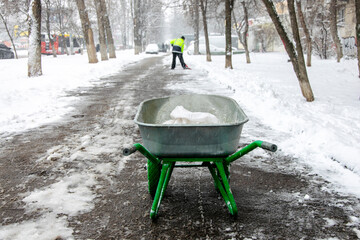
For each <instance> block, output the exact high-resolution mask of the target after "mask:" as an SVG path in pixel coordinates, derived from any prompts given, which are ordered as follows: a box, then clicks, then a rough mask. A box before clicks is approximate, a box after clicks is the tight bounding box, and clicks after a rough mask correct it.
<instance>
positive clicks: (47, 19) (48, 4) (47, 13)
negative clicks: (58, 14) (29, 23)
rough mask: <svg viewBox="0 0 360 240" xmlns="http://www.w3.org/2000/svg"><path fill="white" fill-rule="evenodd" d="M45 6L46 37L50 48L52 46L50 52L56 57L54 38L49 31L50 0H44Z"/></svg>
mask: <svg viewBox="0 0 360 240" xmlns="http://www.w3.org/2000/svg"><path fill="white" fill-rule="evenodd" d="M45 6H46V20H45V22H46V31H47V35H48V38H49V40H50V45H51V48H52V53H53V57H55V58H56V57H57V54H56V49H55V43H54V39H53V38H52V37H51V33H50V15H51V13H50V0H46V1H45Z"/></svg>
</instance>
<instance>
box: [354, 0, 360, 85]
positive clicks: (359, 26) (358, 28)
mask: <svg viewBox="0 0 360 240" xmlns="http://www.w3.org/2000/svg"><path fill="white" fill-rule="evenodd" d="M355 9H356V10H355V11H356V24H355V32H356V39H357V41H358V42H357V58H358V69H359V78H360V43H359V41H360V0H355Z"/></svg>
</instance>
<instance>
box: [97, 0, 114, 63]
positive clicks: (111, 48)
mask: <svg viewBox="0 0 360 240" xmlns="http://www.w3.org/2000/svg"><path fill="white" fill-rule="evenodd" d="M100 4H101V11H102V13H103V21H104V22H103V23H104V26H105V33H106V39H107V44H108V48H109V58H116V53H115V44H114V39H113V35H112V31H111V26H110V19H109V15H108V12H107V8H106V3H105V0H100Z"/></svg>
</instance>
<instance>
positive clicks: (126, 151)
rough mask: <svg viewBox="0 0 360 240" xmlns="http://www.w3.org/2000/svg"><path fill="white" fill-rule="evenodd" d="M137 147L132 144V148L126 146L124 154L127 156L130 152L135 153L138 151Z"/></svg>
mask: <svg viewBox="0 0 360 240" xmlns="http://www.w3.org/2000/svg"><path fill="white" fill-rule="evenodd" d="M136 150H137V149H136V147H135V146H132V147H130V148H124V149H123V155H125V156H129V155H130V154H133V153H134V152H136Z"/></svg>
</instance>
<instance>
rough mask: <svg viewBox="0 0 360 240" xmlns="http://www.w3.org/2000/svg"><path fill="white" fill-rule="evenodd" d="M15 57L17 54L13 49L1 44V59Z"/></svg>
mask: <svg viewBox="0 0 360 240" xmlns="http://www.w3.org/2000/svg"><path fill="white" fill-rule="evenodd" d="M14 57H15V54H14V52H13V51H12V50H11V48H9V47H7V46H6V45H5V44H2V43H0V59H11V58H14Z"/></svg>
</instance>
